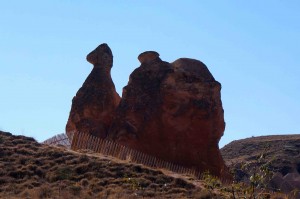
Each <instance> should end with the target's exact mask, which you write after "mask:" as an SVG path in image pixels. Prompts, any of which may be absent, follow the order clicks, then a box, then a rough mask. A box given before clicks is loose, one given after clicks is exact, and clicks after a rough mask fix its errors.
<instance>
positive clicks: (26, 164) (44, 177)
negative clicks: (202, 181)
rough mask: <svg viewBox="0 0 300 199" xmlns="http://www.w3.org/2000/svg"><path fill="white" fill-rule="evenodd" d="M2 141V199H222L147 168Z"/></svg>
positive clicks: (18, 139) (29, 142)
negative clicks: (212, 198)
mask: <svg viewBox="0 0 300 199" xmlns="http://www.w3.org/2000/svg"><path fill="white" fill-rule="evenodd" d="M0 137H1V139H2V142H0V198H28V199H29V198H32V199H36V198H211V197H214V198H222V196H221V195H218V194H216V193H213V192H208V191H207V190H206V189H204V188H201V187H200V186H195V185H193V184H191V183H190V182H187V181H186V180H184V179H180V178H174V177H171V176H167V175H165V174H163V173H162V172H161V171H159V170H154V169H148V168H145V167H143V166H142V165H136V164H131V163H125V162H116V161H113V160H112V159H108V158H104V157H102V158H101V157H95V156H94V155H90V154H82V153H76V152H71V151H68V150H66V149H63V148H61V147H49V146H47V145H42V144H39V143H37V142H36V141H35V140H34V139H31V138H26V137H23V136H13V135H11V134H9V133H4V132H0ZM223 198H224V197H223Z"/></svg>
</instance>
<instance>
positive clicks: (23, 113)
mask: <svg viewBox="0 0 300 199" xmlns="http://www.w3.org/2000/svg"><path fill="white" fill-rule="evenodd" d="M299 10H300V1H298V0H294V1H293V0H287V1H282V0H264V1H261V0H253V1H237V0H236V1H235V0H233V1H225V0H224V1H221V0H220V1H211V0H207V1H201V0H195V1H192V0H187V1H174V0H172V1H171V0H164V1H157V0H151V1H148V0H144V1H133V0H131V1H129V0H128V1H125V0H124V1H99V0H97V1H96V0H90V1H84V0H64V1H61V0H51V1H50V0H48V1H38V0H36V1H32V0H27V1H14V0H10V1H3V2H1V6H0V67H1V68H0V91H1V96H0V110H1V113H0V129H1V130H5V131H9V132H12V133H14V134H23V135H26V136H32V137H34V138H36V139H37V140H38V141H42V140H44V139H47V138H49V137H51V136H53V135H55V134H58V133H62V132H64V128H65V124H66V122H67V119H68V114H69V111H70V107H71V100H72V98H73V96H74V95H75V93H76V92H77V90H78V89H79V88H80V86H81V85H82V83H83V81H84V80H85V78H86V77H87V75H88V74H89V73H90V71H91V69H92V65H91V64H89V63H88V62H87V61H86V60H85V57H86V55H87V54H88V53H89V52H90V51H92V50H93V49H94V48H95V47H97V46H98V45H99V44H101V43H107V44H108V45H109V46H110V47H111V49H112V51H113V54H114V66H113V69H112V78H113V80H114V83H115V85H116V89H117V91H118V92H119V94H121V92H122V88H123V87H124V86H125V85H126V84H127V81H128V77H129V74H130V73H131V72H132V71H133V70H134V69H135V68H136V67H138V66H139V62H138V60H137V56H138V55H139V54H140V53H141V52H143V51H146V50H155V51H157V52H159V53H160V55H161V58H162V59H163V60H165V61H168V62H172V61H174V60H176V59H177V58H180V57H189V58H195V59H199V60H201V61H203V62H204V63H205V64H206V65H207V66H208V68H209V70H210V71H211V72H212V74H213V75H214V77H215V78H216V79H217V80H218V81H219V82H220V83H221V84H222V101H223V107H224V110H225V121H226V130H225V133H224V136H223V138H222V139H221V142H220V146H223V145H224V144H226V143H228V142H230V141H232V140H235V139H240V138H245V137H250V136H259V135H267V134H295V133H300V119H299V118H300V117H299V114H300V80H299V75H300V60H299V57H300V12H299Z"/></svg>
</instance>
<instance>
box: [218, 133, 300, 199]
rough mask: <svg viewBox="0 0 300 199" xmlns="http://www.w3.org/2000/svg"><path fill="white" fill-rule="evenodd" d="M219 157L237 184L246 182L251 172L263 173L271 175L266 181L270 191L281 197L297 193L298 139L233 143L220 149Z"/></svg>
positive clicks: (270, 138)
mask: <svg viewBox="0 0 300 199" xmlns="http://www.w3.org/2000/svg"><path fill="white" fill-rule="evenodd" d="M221 153H222V156H223V158H224V160H225V162H226V164H227V165H228V166H229V167H230V168H231V169H232V170H235V178H236V180H237V181H243V182H248V181H249V180H248V179H249V177H250V176H251V175H252V174H253V173H254V172H257V173H259V169H265V170H266V169H267V170H268V171H271V173H272V175H273V176H271V177H270V179H269V180H268V187H269V188H270V189H273V190H281V191H283V192H285V193H289V192H291V191H293V190H297V189H298V190H299V189H300V174H299V173H300V135H273V136H260V137H252V138H247V139H242V140H236V141H233V142H231V143H229V144H228V145H226V146H224V147H223V148H222V149H221ZM245 168H248V169H245ZM250 171H251V172H250ZM247 180H248V181H247ZM299 198H300V195H299Z"/></svg>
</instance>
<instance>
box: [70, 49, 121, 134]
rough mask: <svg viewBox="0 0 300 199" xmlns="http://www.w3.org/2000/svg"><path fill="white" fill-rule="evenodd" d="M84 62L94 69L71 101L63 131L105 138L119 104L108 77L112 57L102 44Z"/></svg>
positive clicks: (118, 97)
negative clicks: (91, 65)
mask: <svg viewBox="0 0 300 199" xmlns="http://www.w3.org/2000/svg"><path fill="white" fill-rule="evenodd" d="M86 59H87V61H88V62H90V63H91V64H93V69H92V72H91V73H90V74H89V76H88V77H87V79H86V80H85V82H84V83H83V85H82V87H81V88H80V89H79V90H78V92H77V93H76V96H75V97H74V98H73V100H72V107H71V111H70V115H69V119H68V122H67V125H66V132H67V134H69V133H70V132H73V131H77V132H83V133H89V134H92V135H95V136H97V137H101V138H105V137H106V136H107V133H108V130H109V128H110V126H111V123H112V120H113V117H114V114H115V109H116V107H117V106H118V104H119V102H120V96H119V95H118V93H117V92H116V89H115V85H114V83H113V81H112V78H111V74H110V71H111V68H112V66H113V55H112V52H111V50H110V48H109V47H108V45H107V44H101V45H99V46H98V47H97V48H96V49H95V50H94V51H92V52H91V53H89V54H88V55H87V57H86Z"/></svg>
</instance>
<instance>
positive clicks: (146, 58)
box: [138, 51, 159, 64]
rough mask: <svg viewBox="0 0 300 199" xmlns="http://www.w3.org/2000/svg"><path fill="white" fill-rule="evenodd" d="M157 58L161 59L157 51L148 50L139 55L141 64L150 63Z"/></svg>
mask: <svg viewBox="0 0 300 199" xmlns="http://www.w3.org/2000/svg"><path fill="white" fill-rule="evenodd" d="M156 59H159V54H158V53H157V52H155V51H146V52H143V53H141V54H140V55H139V56H138V60H139V61H140V62H141V64H144V63H149V62H151V61H153V60H156Z"/></svg>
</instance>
